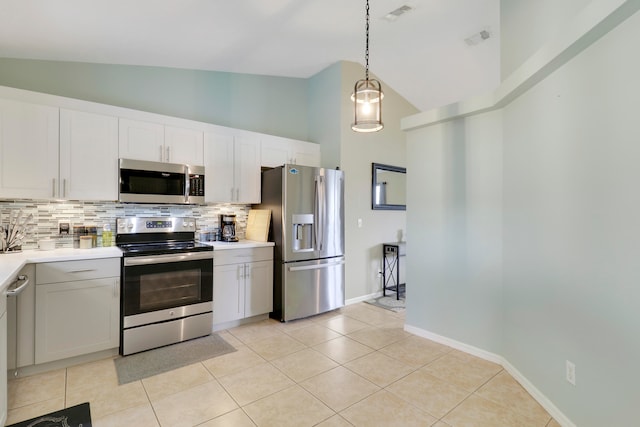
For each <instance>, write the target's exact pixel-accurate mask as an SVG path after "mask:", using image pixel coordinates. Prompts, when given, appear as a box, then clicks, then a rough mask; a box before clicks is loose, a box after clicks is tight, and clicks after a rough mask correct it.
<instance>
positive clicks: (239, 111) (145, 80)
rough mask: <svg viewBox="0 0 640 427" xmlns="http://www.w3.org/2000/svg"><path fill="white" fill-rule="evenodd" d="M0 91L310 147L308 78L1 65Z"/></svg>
mask: <svg viewBox="0 0 640 427" xmlns="http://www.w3.org/2000/svg"><path fill="white" fill-rule="evenodd" d="M0 85H2V86H10V87H15V88H20V89H26V90H32V91H35V92H44V93H50V94H54V95H60V96H65V97H69V98H77V99H82V100H86V101H93V102H99V103H103V104H110V105H116V106H120V107H127V108H133V109H136V110H143V111H150V112H153V113H159V114H165V115H169V116H175V117H181V118H185V119H191V120H197V121H201V122H206V123H213V124H217V125H222V126H229V127H234V128H239V129H246V130H251V131H256V132H262V133H267V134H273V135H280V136H285V137H289V138H294V139H301V140H309V133H308V129H309V122H308V120H309V118H308V110H309V94H308V90H307V87H308V79H298V78H285V77H269V76H258V75H251V74H234V73H224V72H216V71H201V70H186V69H178V68H162V67H146V66H131V65H113V64H91V63H80V62H59V61H38V60H27V59H13V58H0Z"/></svg>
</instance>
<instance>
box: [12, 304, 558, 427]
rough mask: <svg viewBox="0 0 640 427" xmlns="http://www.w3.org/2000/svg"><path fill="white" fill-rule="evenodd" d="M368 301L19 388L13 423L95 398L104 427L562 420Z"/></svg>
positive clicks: (486, 365)
mask: <svg viewBox="0 0 640 427" xmlns="http://www.w3.org/2000/svg"><path fill="white" fill-rule="evenodd" d="M403 325H404V315H403V314H402V313H394V312H391V311H388V310H384V309H381V308H378V307H374V306H372V305H369V304H365V303H360V304H354V305H350V306H347V307H344V308H342V309H340V310H336V311H333V312H330V313H326V314H323V315H319V316H315V317H313V318H310V319H304V320H299V321H294V322H289V323H286V324H281V323H279V322H276V321H274V320H264V321H260V322H257V323H253V324H249V325H243V326H239V327H237V328H233V329H229V330H226V331H222V332H220V335H221V336H222V337H224V338H225V339H226V340H227V341H228V342H229V343H230V344H232V345H233V346H234V347H235V348H236V349H237V351H236V352H233V353H229V354H226V355H223V356H220V357H217V358H213V359H209V360H205V361H204V362H201V363H196V364H193V365H189V366H186V367H183V368H179V369H176V370H174V371H171V372H167V373H164V374H161V375H157V376H154V377H151V378H147V379H144V380H142V381H137V382H133V383H130V384H126V385H121V386H119V385H118V381H117V377H116V372H115V367H114V363H113V360H112V359H105V360H101V361H97V362H92V363H87V364H84V365H78V366H74V367H71V368H67V369H60V370H56V371H52V372H47V373H44V374H39V375H34V376H30V377H24V378H18V379H13V380H11V381H10V382H9V419H8V422H7V424H11V423H16V422H19V421H23V420H26V419H29V418H32V417H36V416H38V415H42V414H45V413H48V412H51V411H56V410H59V409H62V408H64V407H69V406H73V405H76V404H79V403H82V402H85V401H89V402H90V404H91V414H92V418H93V425H94V427H111V426H114V427H115V426H118V427H121V426H136V427H147V426H149V427H158V426H161V427H180V426H185V427H192V426H201V427H215V426H233V427H242V426H256V425H257V426H296V427H298V426H315V425H317V426H323V427H330V426H350V425H354V426H414V425H415V426H436V427H446V426H452V427H457V426H491V427H500V426H504V427H514V426H539V427H556V426H559V424H558V423H557V422H556V421H555V420H553V419H552V418H551V417H550V415H549V414H548V413H547V412H546V411H545V410H544V409H543V408H542V407H541V406H540V405H539V404H538V403H537V402H536V401H535V400H534V399H533V398H532V397H531V396H530V395H529V394H528V393H527V392H526V391H525V390H524V389H523V388H522V387H521V386H520V385H519V384H518V383H517V382H516V381H515V380H514V379H513V378H512V377H511V376H510V375H509V374H508V373H507V372H506V371H504V370H503V369H502V367H501V366H499V365H496V364H494V363H491V362H487V361H485V360H482V359H479V358H477V357H474V356H471V355H469V354H466V353H463V352H460V351H458V350H454V349H452V348H450V347H447V346H444V345H441V344H438V343H435V342H433V341H429V340H427V339H424V338H421V337H417V336H414V335H411V334H409V333H407V332H405V331H404V330H403Z"/></svg>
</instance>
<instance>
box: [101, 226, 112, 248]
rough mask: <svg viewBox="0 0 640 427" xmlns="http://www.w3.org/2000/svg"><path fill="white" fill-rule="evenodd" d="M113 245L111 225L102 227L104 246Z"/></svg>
mask: <svg viewBox="0 0 640 427" xmlns="http://www.w3.org/2000/svg"><path fill="white" fill-rule="evenodd" d="M111 245H113V232H112V231H111V224H105V225H104V227H102V246H103V247H109V246H111Z"/></svg>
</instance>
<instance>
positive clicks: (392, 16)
mask: <svg viewBox="0 0 640 427" xmlns="http://www.w3.org/2000/svg"><path fill="white" fill-rule="evenodd" d="M413 9H415V7H414V6H411V5H409V4H403V5H402V6H400V7H399V8H397V9H395V10H392V11H391V12H389V13H387V14H386V15H384V16H383V17H382V19H384V20H386V21H389V22H394V21H395V20H396V19H398V18H399V17H400V16H401V15H404V14H405V13H407V12H410V11H412V10H413Z"/></svg>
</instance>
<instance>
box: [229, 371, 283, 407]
mask: <svg viewBox="0 0 640 427" xmlns="http://www.w3.org/2000/svg"><path fill="white" fill-rule="evenodd" d="M219 381H220V384H222V386H223V387H224V388H225V390H227V392H228V393H229V394H230V395H231V396H232V397H233V398H234V399H235V401H236V402H238V404H239V405H240V406H244V405H246V404H248V403H251V402H254V401H256V400H258V399H262V398H263V397H266V396H269V395H270V394H273V393H276V392H278V391H280V390H283V389H285V388H287V387H290V386H292V385H293V384H294V383H293V381H291V380H290V379H289V378H288V377H287V376H286V375H284V374H283V373H282V372H280V371H279V370H278V369H276V368H275V367H274V366H272V365H271V364H269V363H265V364H262V365H258V366H256V367H253V368H250V369H247V370H244V371H242V372H238V373H235V374H231V375H226V376H224V377H222V378H220V379H219Z"/></svg>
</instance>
